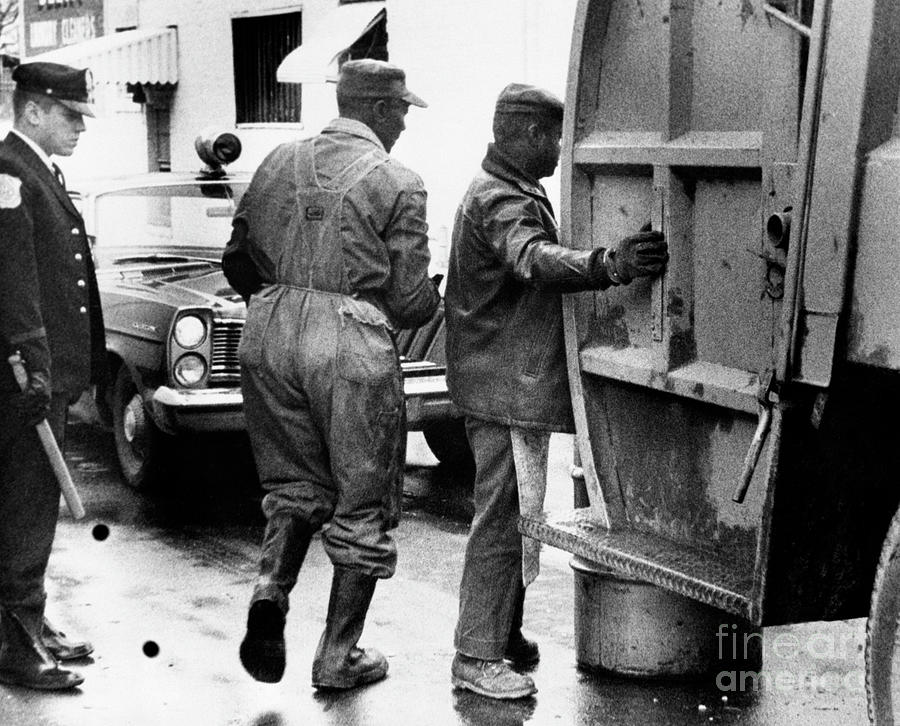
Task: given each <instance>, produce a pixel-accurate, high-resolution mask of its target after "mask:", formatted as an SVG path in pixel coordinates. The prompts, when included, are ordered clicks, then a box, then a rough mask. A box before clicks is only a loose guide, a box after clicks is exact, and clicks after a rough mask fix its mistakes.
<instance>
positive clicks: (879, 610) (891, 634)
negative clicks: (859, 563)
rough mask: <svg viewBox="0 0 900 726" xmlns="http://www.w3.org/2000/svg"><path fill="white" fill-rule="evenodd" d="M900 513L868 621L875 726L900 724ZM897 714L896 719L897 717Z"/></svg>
mask: <svg viewBox="0 0 900 726" xmlns="http://www.w3.org/2000/svg"><path fill="white" fill-rule="evenodd" d="M898 616H900V512H898V513H897V514H895V515H894V519H893V521H891V526H890V528H889V529H888V533H887V537H886V538H885V540H884V545H883V546H882V548H881V558H880V559H879V561H878V570H877V571H876V573H875V586H874V588H873V591H872V606H871V609H870V611H869V619H868V620H867V621H866V696H867V699H868V704H869V720H870V721H871V722H872V723H873V724H875V725H876V726H893V724H895V723H900V644H898V642H897V636H898V630H897V625H898ZM895 714H896V717H895Z"/></svg>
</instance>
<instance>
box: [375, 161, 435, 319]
mask: <svg viewBox="0 0 900 726" xmlns="http://www.w3.org/2000/svg"><path fill="white" fill-rule="evenodd" d="M425 206H426V193H425V188H424V186H423V185H422V181H421V180H420V179H419V178H418V177H415V178H414V179H413V181H412V182H411V183H410V184H408V185H406V186H405V188H404V189H402V190H401V191H400V192H399V194H398V196H397V199H396V203H395V204H394V208H393V213H392V214H391V217H390V220H389V222H388V225H387V228H386V229H385V233H384V240H385V244H386V246H387V249H388V255H389V257H390V264H391V284H390V287H389V289H388V291H387V294H386V295H385V299H384V302H385V305H386V306H387V308H388V311H389V312H390V314H391V317H392V319H393V321H394V323H395V324H396V325H398V326H399V327H401V328H412V327H417V326H419V325H421V324H422V323H424V322H425V321H426V320H428V319H429V318H430V317H431V316H432V315H433V314H434V312H435V310H437V307H438V304H439V303H440V301H441V296H440V294H439V293H438V291H437V287H436V286H435V284H434V283H433V282H432V281H431V280H430V279H429V277H428V264H429V262H430V261H431V253H430V252H429V251H428V224H427V223H426V221H425Z"/></svg>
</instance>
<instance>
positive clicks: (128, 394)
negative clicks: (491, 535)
mask: <svg viewBox="0 0 900 726" xmlns="http://www.w3.org/2000/svg"><path fill="white" fill-rule="evenodd" d="M112 425H113V438H114V439H115V444H116V456H117V458H118V460H119V468H120V469H121V471H122V479H123V480H124V482H125V483H126V484H127V485H128V486H130V487H132V488H133V489H142V490H147V489H150V488H152V486H153V485H154V484H156V483H157V481H158V479H159V476H160V473H161V470H162V461H163V459H164V457H165V454H164V451H165V449H166V448H168V446H169V443H170V442H169V441H168V439H169V438H170V437H169V436H167V435H166V434H164V433H163V432H162V431H160V430H159V428H157V426H156V424H155V423H154V422H153V418H152V417H151V416H150V414H149V413H148V412H147V410H146V408H145V407H144V402H143V399H142V398H141V394H140V391H139V390H138V387H137V386H136V385H135V383H134V381H133V380H132V378H131V373H130V372H129V370H128V367H127V366H124V365H123V366H121V367H120V368H119V371H118V373H117V374H116V381H115V384H114V385H113V392H112Z"/></svg>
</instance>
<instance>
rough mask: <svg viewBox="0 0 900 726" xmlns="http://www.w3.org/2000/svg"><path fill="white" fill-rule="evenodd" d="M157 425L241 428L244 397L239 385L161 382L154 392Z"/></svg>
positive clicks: (173, 428) (170, 429)
mask: <svg viewBox="0 0 900 726" xmlns="http://www.w3.org/2000/svg"><path fill="white" fill-rule="evenodd" d="M153 412H154V414H155V415H154V418H155V419H156V422H157V423H158V424H159V426H160V428H162V429H163V430H164V431H166V432H168V433H172V434H174V433H178V432H180V431H243V430H244V428H245V425H244V399H243V396H241V389H240V388H237V387H235V388H209V389H200V390H179V389H175V388H169V387H168V386H160V387H159V388H157V389H156V391H155V392H154V394H153Z"/></svg>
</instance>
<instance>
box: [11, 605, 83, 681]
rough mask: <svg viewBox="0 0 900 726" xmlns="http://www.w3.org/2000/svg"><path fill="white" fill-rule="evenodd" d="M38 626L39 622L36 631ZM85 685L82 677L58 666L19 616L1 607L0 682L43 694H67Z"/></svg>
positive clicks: (38, 638)
mask: <svg viewBox="0 0 900 726" xmlns="http://www.w3.org/2000/svg"><path fill="white" fill-rule="evenodd" d="M39 626H40V623H39V622H38V623H37V624H36V626H35V630H37V627H39ZM83 682H84V678H83V677H82V676H81V675H80V674H78V673H76V672H74V671H70V670H67V669H65V668H60V667H59V664H58V663H57V662H56V659H55V658H54V657H53V655H52V654H51V653H50V651H48V650H47V648H46V647H44V644H43V643H42V642H41V639H40V637H39V636H38V635H36V634H35V635H32V632H31V631H30V630H29V629H28V628H27V627H26V626H25V624H24V622H23V621H22V618H21V617H19V614H18V613H16V612H14V611H12V610H9V609H7V608H0V683H7V684H9V685H13V686H24V687H25V688H34V689H37V690H40V691H64V690H68V689H70V688H75V687H76V686H79V685H81V684H82V683H83Z"/></svg>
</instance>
